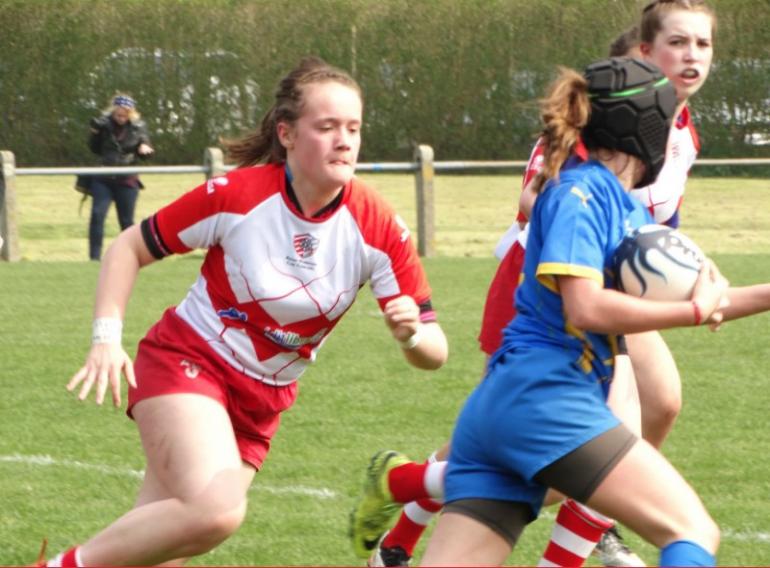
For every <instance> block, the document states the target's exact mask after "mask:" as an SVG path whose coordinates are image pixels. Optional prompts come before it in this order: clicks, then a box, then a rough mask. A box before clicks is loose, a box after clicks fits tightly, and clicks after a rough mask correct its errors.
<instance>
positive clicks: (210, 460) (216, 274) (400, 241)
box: [49, 58, 447, 566]
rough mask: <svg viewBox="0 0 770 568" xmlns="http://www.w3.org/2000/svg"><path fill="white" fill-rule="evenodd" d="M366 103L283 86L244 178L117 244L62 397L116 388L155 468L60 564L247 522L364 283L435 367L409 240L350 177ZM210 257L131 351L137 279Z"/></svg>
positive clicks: (192, 540)
mask: <svg viewBox="0 0 770 568" xmlns="http://www.w3.org/2000/svg"><path fill="white" fill-rule="evenodd" d="M361 121H362V97H361V91H360V88H359V87H358V85H357V84H356V83H355V81H354V80H353V79H352V78H351V77H350V76H349V75H348V74H346V73H344V72H343V71H340V70H338V69H335V68H333V67H331V66H329V65H327V64H326V63H325V62H323V61H321V60H319V59H315V58H308V59H305V60H303V61H302V62H301V64H300V65H299V66H298V67H297V68H295V69H294V70H293V71H292V72H291V73H289V74H288V75H287V76H286V77H285V78H284V79H283V80H282V81H281V83H280V86H279V88H278V90H277V92H276V99H275V104H274V105H273V107H272V108H271V109H270V111H269V112H268V113H267V114H266V116H265V117H264V119H263V121H262V125H261V128H260V129H259V130H258V131H257V132H255V133H253V134H251V135H250V136H247V137H246V138H244V139H242V140H240V141H236V142H233V143H230V144H229V150H230V154H231V156H232V157H233V158H234V159H235V160H236V161H237V162H238V163H239V165H240V166H241V167H240V168H239V169H237V170H235V171H233V172H231V173H230V174H228V175H226V176H223V177H219V178H215V179H212V180H209V181H208V182H206V183H204V184H203V185H201V186H199V187H197V188H196V189H194V190H192V191H191V192H189V193H187V194H186V195H183V196H182V197H180V198H179V199H177V200H176V201H175V202H173V203H171V204H170V205H167V206H166V207H164V208H162V209H161V210H160V211H158V212H157V213H155V214H154V215H152V216H151V217H150V218H149V219H146V220H145V221H144V222H143V223H142V225H141V227H139V226H135V227H133V228H131V229H129V230H127V231H125V232H123V233H121V235H120V236H119V237H118V238H117V239H116V240H115V242H114V243H113V244H112V246H111V247H110V249H109V251H108V252H107V254H106V256H105V258H104V260H103V263H102V269H101V274H100V277H99V286H98V290H97V295H96V307H95V311H94V317H95V319H94V326H93V345H92V347H91V351H90V353H89V355H88V357H87V359H86V363H85V365H84V366H83V368H82V369H80V370H79V371H78V372H77V373H76V374H75V375H74V377H73V378H72V379H71V381H70V382H69V384H68V385H67V388H68V389H69V390H75V389H79V396H78V398H79V399H80V400H85V399H86V398H87V397H88V395H89V393H90V392H91V390H92V388H93V387H95V392H96V402H97V404H101V403H102V402H103V400H104V397H105V394H106V392H107V390H108V389H109V390H110V392H111V394H112V399H113V402H114V404H115V405H120V374H121V372H122V373H124V374H125V376H126V379H127V380H128V382H129V384H130V388H129V405H128V407H129V414H130V415H131V416H132V418H133V419H134V420H135V421H136V424H137V427H138V429H139V434H140V436H141V438H142V445H143V448H144V451H145V454H146V457H147V467H146V473H145V477H144V481H143V484H142V486H141V489H140V491H139V496H138V498H137V501H136V504H135V506H134V508H133V509H132V510H131V511H129V512H128V513H127V514H125V515H124V516H122V517H121V518H119V519H118V520H117V521H115V522H114V523H113V524H111V525H110V526H108V527H107V528H106V529H104V530H103V531H102V532H100V533H99V534H97V535H96V536H94V537H93V538H91V539H90V540H88V541H87V542H86V543H85V544H83V545H81V546H79V547H74V548H71V549H69V550H67V551H66V552H65V553H63V554H61V555H59V556H57V557H56V558H55V559H54V560H52V561H51V562H50V563H49V564H50V565H60V566H76V565H82V566H86V565H99V566H106V565H133V566H140V565H145V566H146V565H152V564H158V563H162V562H167V561H171V560H179V559H184V558H186V557H189V556H195V555H199V554H202V553H204V552H207V551H209V550H211V549H212V548H214V547H215V546H217V545H218V544H219V543H221V542H222V541H224V540H225V539H227V538H228V537H229V536H230V535H231V534H233V533H234V532H235V531H236V530H237V529H238V527H239V526H240V524H241V523H242V522H243V519H244V515H245V511H246V494H247V491H248V488H249V486H250V484H251V482H252V479H253V478H254V474H255V473H256V471H257V470H258V469H259V468H260V466H261V464H262V461H263V460H264V458H265V455H266V454H267V452H268V449H269V446H270V439H271V437H272V436H273V434H274V433H275V431H276V429H277V428H278V423H279V417H280V413H281V412H282V411H283V410H285V409H286V408H288V407H289V406H291V404H292V403H293V402H294V400H295V398H296V395H297V382H296V381H297V379H298V378H299V376H300V375H301V374H302V372H303V371H304V369H305V367H306V366H307V364H308V363H309V362H311V361H313V360H314V359H315V356H316V354H317V351H318V349H319V348H320V347H321V345H322V343H323V342H324V340H325V339H326V337H327V336H328V334H329V333H330V332H331V330H332V329H333V328H334V326H335V324H336V323H337V321H338V320H339V318H340V317H342V315H343V314H344V313H345V312H346V311H347V310H348V308H349V307H350V305H351V304H352V302H353V301H354V299H355V296H356V293H357V292H358V290H359V289H360V288H361V287H362V286H363V285H364V284H365V283H367V282H368V283H369V284H370V286H371V288H372V291H373V293H374V296H375V297H376V298H377V300H378V302H379V304H380V307H381V308H382V310H383V313H384V316H385V317H384V320H385V323H386V325H387V326H388V328H389V330H390V333H391V334H392V336H393V338H394V340H395V341H396V342H397V343H398V344H399V345H400V346H401V348H402V353H403V354H404V357H405V358H406V360H407V361H408V362H409V363H410V364H412V365H414V366H415V367H418V368H422V369H436V368H438V367H440V366H441V365H442V364H443V363H444V362H445V360H446V358H447V343H446V338H445V337H444V334H443V332H442V330H441V328H440V327H439V325H438V324H437V322H436V318H435V314H434V312H433V309H432V307H431V298H430V295H431V290H430V287H429V285H428V282H427V279H426V277H425V273H424V271H423V268H422V266H421V264H420V261H419V259H418V256H417V252H416V249H415V247H414V246H413V244H412V242H411V239H410V237H409V231H408V230H407V228H406V226H405V225H404V223H403V221H402V220H401V219H400V218H399V217H398V216H397V215H396V214H395V213H394V212H393V211H392V210H391V208H390V207H389V206H388V205H387V204H385V202H384V201H383V200H382V199H381V198H380V197H379V196H378V195H377V194H376V192H374V190H372V189H371V188H369V187H367V186H366V185H364V184H363V183H361V182H360V181H358V180H356V179H355V178H354V171H355V165H356V161H357V158H358V151H359V147H360V143H361V131H360V129H361ZM194 248H204V249H208V252H207V254H206V258H205V260H204V262H203V266H202V269H201V273H200V276H199V278H198V280H197V282H196V283H195V284H194V285H193V286H192V288H191V289H190V291H189V293H188V295H187V297H186V298H185V299H184V300H183V301H182V302H181V303H180V304H179V306H177V307H176V308H170V309H169V310H167V311H166V313H165V314H164V315H163V317H162V318H161V320H160V321H159V322H158V323H157V324H155V326H154V327H153V328H152V329H151V330H150V331H149V332H148V333H147V335H146V336H145V338H144V339H143V340H142V341H141V343H140V345H139V349H138V352H137V357H136V362H135V364H132V362H131V359H130V358H129V357H128V355H127V354H126V352H125V351H124V350H123V348H122V346H121V328H122V320H123V316H124V313H125V309H126V305H127V303H128V299H129V295H130V292H131V288H132V285H133V283H134V280H135V278H136V276H137V273H138V271H139V269H140V268H141V267H143V266H146V265H147V264H150V263H152V262H154V261H156V260H158V259H160V258H162V257H164V256H166V255H168V254H172V253H184V252H187V251H189V250H191V249H194Z"/></svg>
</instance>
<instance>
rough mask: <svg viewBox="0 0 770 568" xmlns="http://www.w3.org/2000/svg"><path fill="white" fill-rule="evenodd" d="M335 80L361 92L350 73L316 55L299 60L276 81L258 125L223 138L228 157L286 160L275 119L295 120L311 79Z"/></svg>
mask: <svg viewBox="0 0 770 568" xmlns="http://www.w3.org/2000/svg"><path fill="white" fill-rule="evenodd" d="M327 81H334V82H337V83H340V84H342V85H345V86H347V87H350V88H351V89H353V90H354V91H356V92H357V93H358V95H359V96H361V88H360V87H359V86H358V83H356V81H355V79H353V78H352V77H351V76H350V75H348V74H347V73H346V72H345V71H342V70H341V69H337V68H336V67H333V66H331V65H329V64H328V63H326V62H325V61H324V60H323V59H320V58H318V57H306V58H304V59H302V61H300V63H299V65H297V67H295V68H294V69H293V70H292V71H291V72H290V73H289V74H288V75H286V76H285V77H284V78H283V79H282V80H281V82H280V83H279V84H278V89H277V90H276V93H275V102H274V103H273V106H272V107H271V108H270V110H268V111H267V113H265V116H264V117H263V118H262V123H261V125H260V128H259V129H258V130H256V131H254V132H252V133H250V134H247V135H246V136H244V137H242V138H239V139H236V140H222V141H221V142H222V144H223V145H224V147H225V150H226V151H227V154H228V156H229V158H230V159H231V160H232V161H234V162H235V163H237V164H238V167H246V166H255V165H257V164H265V163H267V164H279V163H282V162H284V161H285V160H286V148H284V147H283V145H282V144H281V142H280V140H279V139H278V123H279V122H285V123H288V124H294V123H295V122H296V121H297V119H298V118H299V117H300V115H301V113H302V106H303V103H304V99H303V97H304V88H305V87H306V86H307V85H309V84H311V83H323V82H327Z"/></svg>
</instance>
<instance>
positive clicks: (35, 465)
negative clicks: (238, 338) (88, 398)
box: [0, 175, 770, 566]
mask: <svg viewBox="0 0 770 568" xmlns="http://www.w3.org/2000/svg"><path fill="white" fill-rule="evenodd" d="M199 179H200V178H198V177H197V176H189V177H188V176H167V177H162V176H146V179H145V182H146V184H147V186H148V189H147V190H145V192H144V193H143V194H142V196H141V199H140V208H141V211H140V215H139V217H141V216H142V215H143V214H146V213H148V212H149V211H151V210H153V209H154V208H156V207H157V206H158V205H160V204H161V203H163V202H165V201H167V200H168V199H170V198H171V197H172V196H173V195H175V194H177V193H179V192H180V191H182V190H183V189H184V188H186V187H188V186H190V185H191V184H193V183H197V182H198V181H199ZM369 179H370V180H371V181H372V182H373V183H374V184H375V185H377V186H378V187H381V188H382V190H383V192H384V193H385V194H386V195H387V196H388V199H389V200H390V201H392V202H393V203H394V204H395V205H396V206H397V208H398V209H399V210H400V211H402V212H403V213H404V217H405V218H406V219H407V220H408V221H410V220H413V219H414V215H413V209H414V207H413V197H412V196H413V182H412V180H411V178H410V177H408V176H391V175H383V176H374V177H371V178H369ZM71 181H72V180H71V179H67V178H42V177H40V178H20V179H19V187H18V192H19V194H18V197H17V198H18V202H19V224H20V227H21V239H22V241H21V246H22V254H23V255H24V257H25V258H27V259H30V260H36V261H37V260H47V261H48V262H20V263H15V264H0V297H2V298H3V302H2V303H0V357H2V362H3V363H2V367H0V368H1V369H2V375H1V377H2V378H1V379H0V502H1V503H2V507H0V535H2V543H3V547H2V548H1V549H0V565H20V564H26V563H29V562H31V561H32V560H33V559H34V557H35V554H36V552H37V548H38V546H39V543H40V539H41V538H42V537H44V536H45V537H48V538H49V540H50V541H51V545H50V546H51V549H52V550H53V551H58V550H59V549H61V548H64V547H65V546H67V545H69V544H71V543H75V542H80V541H82V540H83V539H85V538H87V537H88V536H89V535H91V534H92V533H94V532H95V531H97V530H98V529H99V528H101V527H103V526H104V525H105V524H107V523H109V522H110V521H111V520H113V519H114V518H115V517H117V516H118V515H120V514H121V513H122V512H124V511H125V510H126V509H128V508H129V507H130V506H131V503H132V500H133V496H134V493H135V491H136V489H137V487H138V484H139V480H140V477H139V476H140V471H141V469H142V467H143V457H142V453H141V450H140V447H139V442H138V437H137V435H136V432H135V428H134V426H133V424H132V423H131V421H130V420H128V419H126V418H125V416H124V415H123V413H122V411H121V410H114V409H112V408H108V407H104V408H97V407H96V406H95V405H93V404H81V403H78V402H77V401H75V400H74V398H73V397H72V396H70V395H69V394H68V393H66V391H65V390H64V384H65V383H66V381H67V379H68V377H69V376H70V375H71V373H73V372H74V371H75V370H76V369H77V368H78V367H79V365H80V364H81V362H82V359H83V357H84V355H85V352H86V349H87V343H88V335H89V332H90V319H91V304H92V297H93V290H94V285H95V281H96V274H97V270H98V265H97V264H96V263H90V262H87V261H83V260H81V259H84V258H85V257H86V241H85V235H86V222H87V217H86V214H85V212H84V216H83V217H78V216H77V196H76V194H75V192H74V191H73V190H72V189H71V187H70V185H71ZM515 184H516V178H515V176H499V177H476V176H473V177H471V176H468V177H459V176H458V177H439V178H438V179H437V182H436V191H437V241H438V250H439V257H437V258H433V259H427V260H426V267H427V270H428V272H429V276H430V279H431V282H432V284H433V287H434V303H435V304H436V306H437V309H438V310H439V317H440V320H441V323H442V326H443V327H444V328H445V330H446V333H447V336H448V338H449V341H450V346H451V357H450V361H449V363H448V364H447V365H446V366H445V367H444V368H443V369H441V370H440V371H437V372H435V373H423V372H419V371H416V370H413V369H411V368H410V367H408V366H407V365H406V364H405V363H404V362H403V361H402V358H401V357H400V356H399V354H398V350H397V347H396V346H395V345H394V344H393V342H392V341H391V340H390V338H389V334H388V333H387V332H386V331H385V329H384V325H383V323H382V321H381V317H380V316H379V314H378V310H377V306H376V303H375V302H374V300H373V299H372V298H371V296H370V295H369V293H368V291H364V292H362V297H361V298H360V300H359V301H358V302H357V303H356V304H355V305H354V306H353V308H352V309H351V311H350V313H349V314H348V316H347V317H346V318H344V319H343V321H342V322H341V324H340V325H339V326H338V328H337V330H336V331H335V333H334V334H333V336H332V337H331V338H330V339H329V341H328V342H327V344H326V345H325V347H324V349H323V351H322V353H321V354H320V356H319V362H318V364H317V365H315V366H314V368H313V369H310V370H309V371H308V373H307V375H306V376H305V377H303V379H302V382H301V384H302V387H301V394H300V397H299V400H298V402H297V404H296V405H295V407H294V408H292V409H291V410H290V411H288V412H287V413H286V414H285V417H284V420H283V424H282V427H281V429H280V431H279V432H278V434H277V436H276V438H275V443H274V445H273V450H272V451H271V454H270V457H269V459H268V460H267V462H266V465H265V468H264V470H263V471H262V472H261V473H260V474H259V475H258V476H257V478H256V481H255V483H254V486H253V489H252V491H251V493H250V509H249V513H248V518H247V520H246V522H245V524H244V526H243V527H242V529H241V530H240V532H239V533H238V534H237V535H235V536H234V537H233V538H232V539H230V540H229V541H228V542H226V543H225V544H224V545H222V546H221V547H219V548H218V549H216V550H215V551H213V552H211V553H209V554H207V555H205V556H203V557H200V558H198V559H196V560H195V563H197V564H208V565H355V564H360V562H359V561H358V560H357V559H356V558H354V556H353V555H352V553H351V551H350V546H349V543H348V540H347V537H346V535H345V531H346V528H347V513H348V511H349V509H350V507H351V506H352V504H353V502H354V499H355V497H356V496H357V495H358V490H359V486H360V483H361V481H362V479H363V471H364V468H365V466H366V463H367V461H368V458H369V456H370V454H371V453H372V452H374V451H375V450H377V449H380V448H385V447H393V448H395V449H399V450H402V451H404V452H406V453H408V454H410V455H412V456H414V457H419V458H422V457H424V456H426V455H427V454H428V453H429V452H430V451H432V450H433V449H434V448H435V447H436V446H438V445H439V444H441V443H442V442H443V441H444V440H445V439H446V438H447V437H448V435H449V434H450V432H451V428H452V423H453V420H454V417H455V415H456V413H457V411H458V409H459V407H460V405H461V404H462V401H463V400H464V398H465V396H466V395H467V394H468V392H469V391H470V390H471V389H472V388H473V386H474V385H475V383H476V382H477V380H478V378H479V374H480V371H481V366H482V357H481V356H480V353H479V351H478V349H477V347H476V342H475V336H476V333H477V331H478V325H479V320H480V313H481V307H482V303H483V297H484V294H485V291H486V287H487V285H488V282H489V279H490V277H491V275H492V272H493V271H494V268H495V261H494V260H493V259H491V258H490V257H489V251H490V249H491V247H492V246H493V245H494V242H495V240H496V239H497V237H498V236H499V234H500V233H501V232H502V231H503V230H504V229H505V228H506V226H507V224H508V220H509V218H510V214H509V207H508V206H507V204H508V203H509V202H510V201H511V196H512V192H513V189H512V188H513V187H514V186H515ZM768 185H769V184H768V182H767V180H716V179H695V180H693V182H692V186H691V188H690V190H688V191H689V194H688V203H687V206H686V208H685V218H684V219H685V225H684V230H685V231H686V232H687V233H688V234H689V235H690V236H692V237H693V238H694V239H695V240H696V241H697V242H699V243H700V244H701V245H702V246H703V248H704V249H705V250H706V251H707V252H709V253H711V254H713V255H714V257H715V259H716V260H717V262H718V264H719V265H720V266H721V268H722V270H723V272H724V273H725V274H726V275H727V276H728V277H729V278H730V279H731V280H732V281H733V282H734V283H735V284H744V283H753V282H759V281H770V246H768V245H770V216H768V214H767V213H766V212H767V211H768V204H770V187H768ZM501 204H502V205H501ZM707 210H708V211H709V214H708V215H707V214H706V211H707ZM410 212H412V213H411V215H410ZM111 223H114V221H113V220H111ZM715 227H716V228H715ZM728 227H729V228H730V229H729V230H728V229H727V228H728ZM736 227H737V229H735V228H736ZM110 231H111V234H112V235H114V234H115V231H116V228H115V227H114V225H113V226H112V227H111V229H110ZM73 261H76V262H73ZM199 262H200V257H199V255H195V254H193V255H189V256H188V257H182V258H180V259H177V260H175V261H165V262H162V263H159V264H156V265H153V266H151V267H148V268H147V269H146V270H145V271H143V274H142V276H141V278H140V279H139V282H138V284H137V288H136V290H135V293H134V296H133V300H132V302H131V305H130V306H129V311H128V313H129V315H128V318H127V322H126V331H125V345H126V346H127V348H128V349H129V351H130V352H132V351H133V350H134V346H135V345H136V342H137V341H138V339H139V338H140V337H141V336H142V334H143V333H144V331H145V330H146V329H147V328H148V327H149V325H151V323H152V322H154V321H155V320H156V319H157V318H158V317H159V315H160V314H161V312H162V310H163V309H164V307H165V306H168V305H171V304H173V303H176V302H178V301H179V299H180V298H181V297H182V296H183V295H184V293H185V291H186V289H187V287H188V286H189V285H190V283H191V282H192V281H193V279H194V277H195V275H196V273H197V270H198V267H199ZM769 323H770V316H767V315H762V316H757V317H754V318H750V319H746V320H743V321H739V322H733V323H731V324H729V325H727V326H725V327H724V328H723V330H722V331H720V332H719V333H717V334H711V333H709V332H707V331H706V330H705V329H682V330H676V331H672V332H667V333H666V334H665V335H666V338H667V340H668V342H669V344H670V346H671V348H672V350H673V351H674V354H675V356H676V358H677V361H678V363H679V366H680V370H681V373H682V376H683V382H684V399H685V408H684V410H683V412H682V415H681V417H680V420H679V422H678V423H677V426H676V428H675V429H674V432H673V433H672V435H671V437H670V439H669V441H668V443H667V445H666V447H665V453H666V454H667V455H668V457H669V459H671V461H672V462H673V463H674V464H675V465H676V466H677V467H678V468H679V469H680V470H681V471H682V472H683V473H684V474H685V476H686V477H687V478H688V479H689V480H690V481H691V482H692V483H693V485H694V486H695V487H696V489H697V490H698V492H699V493H700V495H701V496H702V498H703V500H704V502H705V504H706V506H707V507H708V509H709V510H710V512H711V513H712V515H713V516H714V518H715V519H716V520H717V521H718V522H719V524H720V525H721V527H722V529H723V541H722V547H721V551H720V555H719V560H720V563H721V564H723V565H754V566H756V565H769V564H770V499H769V498H768V497H770V476H768V474H767V472H768V470H770V436H768V432H767V418H766V415H767V408H768V405H770V375H768V373H767V362H768V360H770V349H768V346H767V345H768V342H767V335H768V332H767V330H768V324H769ZM361 353H365V354H366V356H365V357H362V356H361ZM512 427H517V425H512ZM522 427H526V425H522ZM551 522H552V511H546V512H545V514H544V518H543V519H541V520H538V521H536V522H535V523H533V525H532V526H531V527H530V528H528V529H527V532H526V533H525V535H524V536H523V538H522V540H521V542H520V545H519V547H518V548H517V550H516V551H515V552H514V554H513V555H512V556H511V558H510V562H511V563H512V564H515V565H522V564H533V563H535V562H536V561H537V559H538V557H539V554H540V552H541V551H542V548H543V546H544V544H545V542H546V539H547V535H548V533H549V532H550V528H551ZM626 534H627V538H628V540H629V541H630V542H631V544H632V546H633V547H634V548H635V549H636V550H637V551H638V552H639V553H640V555H641V556H642V557H643V558H645V560H647V561H648V562H649V563H654V562H656V561H657V554H656V552H655V551H654V550H653V548H652V547H650V546H649V545H646V544H644V543H642V542H640V541H639V539H638V538H636V537H635V536H634V535H632V534H630V533H628V532H626ZM421 550H422V548H420V549H418V554H419V552H420V551H421Z"/></svg>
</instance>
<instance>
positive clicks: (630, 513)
mask: <svg viewBox="0 0 770 568" xmlns="http://www.w3.org/2000/svg"><path fill="white" fill-rule="evenodd" d="M587 505H588V506H589V507H591V508H594V509H596V510H597V511H599V512H601V513H602V514H604V515H607V516H609V517H611V518H613V519H617V520H619V521H620V522H622V523H623V524H624V525H626V526H627V527H629V528H630V529H631V530H633V531H634V532H636V533H637V534H638V535H639V536H641V537H642V538H644V539H645V540H647V541H648V542H650V543H652V544H654V545H655V546H657V547H658V548H663V547H664V546H666V545H667V544H670V543H671V542H674V541H676V540H682V539H685V540H691V541H693V542H696V543H698V544H700V545H701V546H702V547H703V548H705V549H706V550H708V551H709V552H710V553H711V554H714V553H715V552H716V550H717V548H718V547H719V528H718V527H717V526H716V524H715V523H714V521H713V520H712V519H711V517H710V516H709V514H708V512H707V511H706V509H705V507H704V506H703V503H702V502H701V500H700V498H699V497H698V495H697V494H696V493H695V491H694V490H693V488H692V487H691V486H690V485H689V484H688V483H687V482H686V481H685V480H684V478H683V477H682V476H681V475H680V474H679V472H678V471H677V470H676V469H674V467H673V466H672V465H671V464H670V463H669V462H668V461H667V460H666V458H664V457H663V455H662V454H661V453H660V452H658V451H657V450H655V448H653V447H652V446H651V445H650V444H649V443H647V442H646V441H644V440H639V441H638V442H637V443H636V444H635V445H634V447H633V448H631V450H630V451H629V452H628V453H627V454H626V456H625V457H624V458H623V459H622V460H621V461H620V462H619V463H618V465H616V466H615V468H614V469H613V470H612V471H611V472H610V474H609V475H608V476H607V477H606V478H605V479H604V481H602V483H601V484H600V485H599V487H598V488H597V489H596V491H595V492H594V494H593V495H592V496H591V498H590V499H589V500H588V503H587Z"/></svg>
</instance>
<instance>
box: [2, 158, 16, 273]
mask: <svg viewBox="0 0 770 568" xmlns="http://www.w3.org/2000/svg"><path fill="white" fill-rule="evenodd" d="M0 168H1V169H2V172H1V173H0V240H2V243H3V244H2V247H0V259H2V260H8V261H11V262H15V261H17V260H20V259H21V251H20V250H19V233H18V228H17V226H16V158H15V157H14V155H13V152H9V151H8V150H0Z"/></svg>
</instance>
